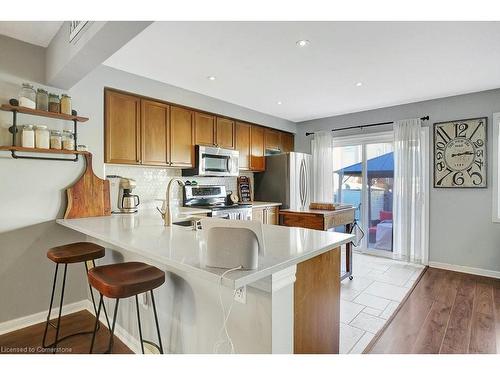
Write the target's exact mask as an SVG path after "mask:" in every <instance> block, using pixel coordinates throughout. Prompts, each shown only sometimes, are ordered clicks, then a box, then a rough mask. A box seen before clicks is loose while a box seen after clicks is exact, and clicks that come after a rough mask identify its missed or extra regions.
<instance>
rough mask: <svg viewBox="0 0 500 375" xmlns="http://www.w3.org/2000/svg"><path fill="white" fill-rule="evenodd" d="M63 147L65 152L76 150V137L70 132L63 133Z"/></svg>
mask: <svg viewBox="0 0 500 375" xmlns="http://www.w3.org/2000/svg"><path fill="white" fill-rule="evenodd" d="M62 146H63V149H65V150H75V137H74V136H73V133H72V132H70V131H68V130H65V131H63V136H62Z"/></svg>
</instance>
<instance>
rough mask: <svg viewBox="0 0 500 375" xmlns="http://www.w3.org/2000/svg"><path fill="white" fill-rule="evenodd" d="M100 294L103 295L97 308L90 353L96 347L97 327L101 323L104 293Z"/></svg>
mask: <svg viewBox="0 0 500 375" xmlns="http://www.w3.org/2000/svg"><path fill="white" fill-rule="evenodd" d="M99 295H100V296H101V297H100V298H99V307H98V308H97V313H96V314H95V325H94V332H93V333H92V341H91V342H90V350H89V354H92V349H94V341H95V334H96V333H97V327H98V325H99V315H101V306H102V294H99Z"/></svg>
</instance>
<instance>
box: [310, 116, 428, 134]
mask: <svg viewBox="0 0 500 375" xmlns="http://www.w3.org/2000/svg"><path fill="white" fill-rule="evenodd" d="M420 120H422V121H426V120H429V115H427V116H424V117H420ZM389 124H394V121H387V122H377V123H375V124H365V125H356V126H349V127H347V128H337V129H332V132H336V131H339V130H348V129H363V128H369V127H371V126H379V125H389ZM313 134H314V132H310V133H306V137H307V136H309V135H313Z"/></svg>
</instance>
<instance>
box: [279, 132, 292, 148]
mask: <svg viewBox="0 0 500 375" xmlns="http://www.w3.org/2000/svg"><path fill="white" fill-rule="evenodd" d="M280 145H281V146H280V149H281V152H291V151H293V150H294V148H295V147H294V135H293V134H291V133H286V132H281V134H280Z"/></svg>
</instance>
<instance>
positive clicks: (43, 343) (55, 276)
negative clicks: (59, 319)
mask: <svg viewBox="0 0 500 375" xmlns="http://www.w3.org/2000/svg"><path fill="white" fill-rule="evenodd" d="M58 269H59V263H56V270H55V272H54V281H53V282H52V294H51V295H50V305H49V313H48V314H47V321H46V322H45V331H44V332H43V340H42V347H44V348H48V345H47V344H45V339H46V338H47V330H48V328H49V322H50V314H51V312H52V303H53V302H54V294H55V291H56V283H57V270H58Z"/></svg>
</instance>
